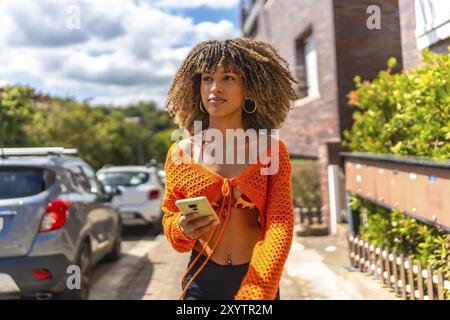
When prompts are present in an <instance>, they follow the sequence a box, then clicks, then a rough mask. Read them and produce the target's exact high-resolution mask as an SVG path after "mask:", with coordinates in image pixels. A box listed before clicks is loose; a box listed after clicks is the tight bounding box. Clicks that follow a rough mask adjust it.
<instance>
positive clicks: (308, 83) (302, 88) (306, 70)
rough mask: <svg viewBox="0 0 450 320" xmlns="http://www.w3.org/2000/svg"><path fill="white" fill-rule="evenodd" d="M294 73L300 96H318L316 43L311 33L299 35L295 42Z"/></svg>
mask: <svg viewBox="0 0 450 320" xmlns="http://www.w3.org/2000/svg"><path fill="white" fill-rule="evenodd" d="M295 54H296V62H295V74H296V76H297V79H298V80H299V82H300V83H299V86H298V95H299V97H300V98H305V97H316V96H319V74H318V69H317V53H316V44H315V40H314V37H313V35H312V33H308V34H307V36H304V37H300V38H299V39H297V41H296V43H295Z"/></svg>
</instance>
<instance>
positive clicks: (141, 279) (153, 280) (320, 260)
mask: <svg viewBox="0 0 450 320" xmlns="http://www.w3.org/2000/svg"><path fill="white" fill-rule="evenodd" d="M344 231H345V230H344ZM344 231H343V232H344ZM325 240H327V241H330V243H331V242H333V243H336V241H335V239H332V238H326V237H319V238H298V237H296V238H295V239H294V242H293V245H292V248H291V252H290V254H289V257H288V260H287V262H286V264H285V269H284V272H283V276H282V279H281V282H280V293H281V299H282V300H316V299H338V300H346V299H354V300H355V299H356V300H358V299H367V298H374V299H379V298H383V299H389V298H392V297H390V296H388V295H387V294H381V295H379V296H376V295H373V296H370V295H369V292H368V291H367V285H365V286H364V289H362V288H361V287H358V286H355V285H354V283H355V281H354V280H351V277H355V276H359V275H357V274H353V273H352V274H350V273H349V274H347V275H346V276H344V274H343V273H344V272H345V273H348V272H347V271H346V270H345V264H346V263H347V260H346V257H345V256H343V254H342V251H340V250H346V248H345V246H344V245H343V246H342V248H341V249H339V248H337V249H336V250H335V251H334V252H331V251H330V250H329V247H328V246H327V243H326V241H325ZM188 259H189V253H177V252H175V251H174V250H173V249H172V248H171V247H170V246H169V244H168V243H167V241H166V239H165V237H164V235H163V234H161V233H160V234H158V233H157V232H156V231H155V230H152V229H149V228H147V227H140V226H138V227H126V228H124V233H123V256H122V258H121V259H120V260H119V261H118V262H116V263H106V262H101V263H100V264H99V265H97V266H96V268H95V269H94V272H93V285H92V289H91V295H90V299H91V300H99V299H106V300H176V299H178V297H179V295H180V293H181V291H180V279H181V277H182V275H183V272H184V270H185V268H186V264H187V262H188ZM363 281H366V282H367V281H372V280H370V279H366V280H363Z"/></svg>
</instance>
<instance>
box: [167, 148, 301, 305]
mask: <svg viewBox="0 0 450 320" xmlns="http://www.w3.org/2000/svg"><path fill="white" fill-rule="evenodd" d="M276 142H278V143H277V145H278V148H274V147H273V145H272V147H269V148H268V152H267V156H268V158H266V160H267V161H261V160H260V159H258V161H257V162H256V163H254V164H251V165H250V166H248V167H247V168H246V169H245V170H244V171H243V172H242V173H241V174H239V175H238V176H236V177H234V178H230V179H228V178H224V177H222V176H220V175H219V174H217V173H215V172H213V171H211V170H209V169H207V168H206V167H204V166H203V165H202V164H200V163H196V162H194V161H191V162H190V163H187V162H186V161H180V159H181V158H182V157H184V156H185V153H184V152H183V150H182V149H181V148H180V147H179V146H178V144H177V142H174V143H173V144H172V145H171V146H170V148H169V151H168V153H167V157H166V162H165V171H166V189H165V196H164V200H163V204H162V210H163V212H164V216H163V226H164V233H165V235H166V237H167V240H168V241H169V243H170V245H171V246H172V247H173V248H174V249H175V250H176V251H178V252H188V251H190V250H192V249H193V248H194V245H195V242H196V241H197V240H195V239H194V240H192V239H189V238H188V237H186V236H185V235H184V234H183V232H182V231H181V229H180V225H179V218H180V216H181V212H180V210H179V209H178V208H177V206H176V205H175V201H176V200H178V199H185V198H193V197H199V196H206V197H207V198H208V200H209V201H210V202H211V203H213V202H214V201H215V200H217V199H218V198H219V197H220V195H222V197H223V203H222V206H221V211H220V214H219V216H220V218H221V219H226V220H227V218H228V217H224V216H227V215H226V214H225V215H222V212H223V211H224V210H223V209H224V205H225V202H228V210H227V211H225V212H230V210H229V208H230V203H231V196H232V194H233V192H232V188H233V187H237V188H238V189H239V190H240V191H241V192H242V193H243V194H245V195H246V197H247V198H249V199H250V200H251V202H252V203H254V204H255V205H256V207H257V208H258V211H259V222H260V225H261V233H260V236H259V238H258V241H257V243H256V245H255V247H254V249H253V254H252V258H251V261H250V264H249V269H248V271H247V274H246V275H245V277H244V279H243V281H242V283H241V287H240V289H239V291H238V293H237V294H236V296H235V299H237V300H252V299H255V300H262V299H264V300H273V299H274V298H275V295H276V293H277V290H278V286H279V282H280V279H281V274H282V272H283V267H284V263H285V261H286V259H287V256H288V254H289V250H290V247H291V244H292V238H293V227H294V210H293V204H292V188H291V172H292V168H291V162H290V158H289V153H288V151H287V148H286V146H285V144H284V143H283V142H282V141H281V140H276ZM271 150H273V151H271ZM275 150H277V151H278V152H275ZM183 159H184V160H186V158H183ZM190 159H191V160H192V158H190ZM269 167H272V168H278V170H276V171H273V172H271V173H269V174H268V173H267V170H268V169H269ZM264 170H266V172H265V173H264V174H263V172H264ZM230 190H231V192H230ZM228 216H229V215H228ZM226 222H227V221H225V223H224V226H223V229H225V227H226ZM216 228H217V227H216ZM216 228H215V229H214V230H213V231H212V234H214V232H215V231H216ZM223 231H224V230H221V231H220V232H221V233H223ZM212 234H211V236H210V237H209V238H210V239H211V238H212ZM219 237H220V236H219ZM213 251H214V249H213ZM211 255H212V253H211Z"/></svg>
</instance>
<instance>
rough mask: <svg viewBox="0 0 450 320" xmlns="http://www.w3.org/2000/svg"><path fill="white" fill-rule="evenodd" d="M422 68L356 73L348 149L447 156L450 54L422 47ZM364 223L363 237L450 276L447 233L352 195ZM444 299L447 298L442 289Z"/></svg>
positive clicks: (391, 64)
mask: <svg viewBox="0 0 450 320" xmlns="http://www.w3.org/2000/svg"><path fill="white" fill-rule="evenodd" d="M422 58H423V63H422V65H421V66H420V67H417V68H413V69H411V70H409V71H407V72H402V73H397V74H393V73H392V68H393V67H395V65H396V63H397V62H396V60H395V58H390V59H389V61H388V68H387V70H383V71H381V72H380V73H379V74H378V77H377V78H376V79H374V80H373V81H372V82H369V81H362V80H361V78H360V77H355V79H354V81H355V84H356V90H354V91H352V92H350V93H349V95H348V98H349V102H350V104H351V105H353V106H355V107H356V108H357V109H358V110H357V111H355V112H354V114H353V119H354V125H353V127H352V129H351V130H347V131H345V132H344V137H345V139H344V141H343V146H344V147H348V148H349V149H350V150H352V151H367V152H374V153H388V154H397V155H417V156H426V157H432V158H439V159H446V158H450V143H449V142H450V56H449V55H447V54H436V53H433V52H431V51H429V50H424V51H423V52H422ZM351 206H352V207H353V209H359V210H360V212H361V213H362V216H363V221H364V223H363V224H362V227H361V230H360V231H361V236H362V237H363V238H365V239H368V240H370V241H372V242H373V243H374V244H376V245H377V246H382V247H388V248H390V250H393V251H394V252H396V253H404V254H406V255H411V256H412V257H413V258H414V259H415V260H416V261H420V262H421V263H422V264H424V265H425V264H427V263H431V264H432V265H433V266H434V267H435V268H436V269H440V270H442V272H443V274H444V277H445V278H447V279H449V278H450V235H449V234H448V233H445V232H444V231H443V230H440V229H438V228H435V227H432V226H428V225H425V224H423V223H420V222H418V221H416V220H414V219H412V218H410V217H408V216H406V215H404V214H402V213H401V212H400V211H398V210H387V209H385V208H381V207H379V206H376V205H374V204H372V203H369V202H367V201H365V200H362V199H360V198H357V197H352V199H351ZM446 296H447V298H450V295H449V293H448V292H446Z"/></svg>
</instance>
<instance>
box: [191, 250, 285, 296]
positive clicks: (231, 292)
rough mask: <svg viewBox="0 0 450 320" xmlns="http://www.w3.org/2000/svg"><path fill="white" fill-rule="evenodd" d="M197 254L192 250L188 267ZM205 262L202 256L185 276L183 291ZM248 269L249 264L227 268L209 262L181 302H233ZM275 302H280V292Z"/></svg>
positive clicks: (204, 257) (227, 266) (226, 266)
mask: <svg viewBox="0 0 450 320" xmlns="http://www.w3.org/2000/svg"><path fill="white" fill-rule="evenodd" d="M198 254H199V252H198V251H197V250H192V253H191V258H190V260H189V263H188V266H189V265H190V264H191V263H192V262H193V261H194V259H195V258H196V257H197V255H198ZM205 260H206V256H204V255H202V256H201V257H200V258H199V259H198V261H197V262H196V263H195V265H194V267H193V268H192V269H191V271H189V273H188V274H187V275H186V278H185V280H184V282H183V290H184V288H185V287H186V285H187V283H188V282H189V281H190V280H191V278H192V276H193V275H194V274H195V273H196V272H197V270H198V269H199V268H200V266H201V265H202V264H203V262H204V261H205ZM248 267H249V263H245V264H239V265H231V266H229V265H220V264H218V263H215V262H214V261H212V260H209V261H208V263H207V264H206V265H205V267H204V268H203V270H202V271H200V273H199V275H198V276H197V277H196V278H195V279H194V281H193V282H192V283H191V285H190V286H189V289H188V290H187V292H186V294H185V295H184V297H183V300H233V299H234V296H235V295H236V294H237V292H238V291H239V288H240V287H241V283H242V280H243V279H244V277H245V275H246V274H247V271H248ZM275 300H280V290H278V292H277V296H276V297H275Z"/></svg>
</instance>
